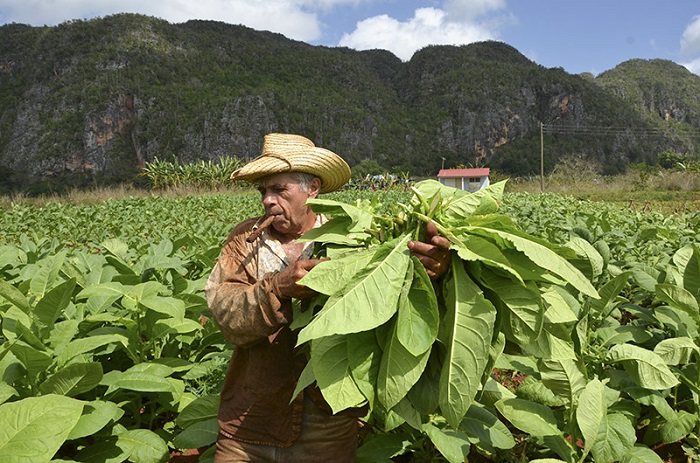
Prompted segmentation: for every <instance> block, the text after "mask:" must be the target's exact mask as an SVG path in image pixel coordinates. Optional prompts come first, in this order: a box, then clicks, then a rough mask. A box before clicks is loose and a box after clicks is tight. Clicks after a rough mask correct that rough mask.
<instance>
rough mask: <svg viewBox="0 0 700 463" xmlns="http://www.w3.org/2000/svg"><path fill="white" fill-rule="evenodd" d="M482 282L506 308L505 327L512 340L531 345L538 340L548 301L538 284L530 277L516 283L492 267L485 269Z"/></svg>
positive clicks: (503, 314)
mask: <svg viewBox="0 0 700 463" xmlns="http://www.w3.org/2000/svg"><path fill="white" fill-rule="evenodd" d="M481 277H482V280H481V281H482V282H483V283H484V284H485V285H486V286H487V287H488V288H489V289H491V290H492V291H493V293H494V296H493V297H494V298H497V299H498V300H499V301H500V302H501V303H502V304H503V306H504V308H505V309H506V310H504V311H502V312H501V315H502V316H503V317H504V321H505V326H504V331H505V334H506V336H507V337H508V339H509V340H510V341H514V342H516V343H517V344H518V345H527V344H529V343H531V342H533V341H535V340H536V339H537V338H538V337H539V336H540V333H541V332H542V327H543V325H544V304H543V303H542V298H541V296H540V291H539V288H538V287H537V285H536V284H535V283H534V282H532V281H528V282H527V283H526V284H525V285H519V284H515V283H514V282H513V281H512V280H510V279H508V278H503V277H500V276H498V275H497V274H496V273H495V272H492V271H486V270H485V271H483V272H482V274H481Z"/></svg>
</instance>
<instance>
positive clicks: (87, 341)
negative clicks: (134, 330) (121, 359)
mask: <svg viewBox="0 0 700 463" xmlns="http://www.w3.org/2000/svg"><path fill="white" fill-rule="evenodd" d="M128 343H129V341H128V338H127V337H126V336H124V335H121V334H116V333H115V334H99V335H95V336H88V337H86V338H78V339H74V340H73V341H71V342H69V343H68V344H67V345H66V347H65V348H64V349H63V350H62V351H61V352H60V353H59V354H58V357H57V359H56V362H57V363H58V365H65V364H66V363H68V361H69V360H71V359H72V358H74V357H76V356H78V355H80V354H85V353H87V352H92V351H93V350H95V349H98V348H100V347H102V346H106V345H108V344H121V345H123V346H125V347H126V346H127V345H128Z"/></svg>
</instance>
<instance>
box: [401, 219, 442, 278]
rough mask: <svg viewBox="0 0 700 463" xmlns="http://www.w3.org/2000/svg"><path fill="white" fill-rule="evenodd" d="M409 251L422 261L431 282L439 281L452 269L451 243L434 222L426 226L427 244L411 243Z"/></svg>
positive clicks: (409, 243) (420, 242)
mask: <svg viewBox="0 0 700 463" xmlns="http://www.w3.org/2000/svg"><path fill="white" fill-rule="evenodd" d="M408 249H410V250H411V254H413V255H414V256H416V257H417V258H418V260H419V261H421V263H422V264H423V267H425V271H426V272H427V273H428V276H429V277H430V279H431V280H437V279H438V278H440V277H441V276H442V275H444V274H445V272H446V271H447V269H448V268H450V262H451V261H452V256H451V255H450V241H449V240H448V239H447V238H445V237H444V236H440V234H439V233H438V230H437V227H436V226H435V224H434V223H433V222H429V223H427V224H426V226H425V242H422V241H409V242H408Z"/></svg>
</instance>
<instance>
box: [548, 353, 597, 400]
mask: <svg viewBox="0 0 700 463" xmlns="http://www.w3.org/2000/svg"><path fill="white" fill-rule="evenodd" d="M539 370H540V377H541V378H542V383H543V384H544V385H545V386H546V387H547V388H548V389H549V390H550V391H552V392H554V394H555V395H556V396H557V397H559V398H561V399H563V400H565V401H566V402H567V403H568V404H569V406H571V405H573V404H574V403H575V400H576V397H578V394H579V393H580V392H581V390H583V389H584V388H585V387H586V377H585V376H584V373H583V371H584V367H583V366H582V365H581V364H580V363H579V362H578V361H576V360H574V359H550V360H543V361H542V362H541V364H540V368H539Z"/></svg>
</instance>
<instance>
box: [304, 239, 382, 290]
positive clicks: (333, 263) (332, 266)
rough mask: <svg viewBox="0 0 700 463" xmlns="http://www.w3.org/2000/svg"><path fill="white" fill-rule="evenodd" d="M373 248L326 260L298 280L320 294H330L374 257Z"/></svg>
mask: <svg viewBox="0 0 700 463" xmlns="http://www.w3.org/2000/svg"><path fill="white" fill-rule="evenodd" d="M374 251H375V249H364V248H361V249H358V250H357V251H355V250H353V251H350V252H348V253H346V254H344V255H343V256H342V257H340V258H335V259H331V260H326V261H323V262H321V263H319V264H318V265H316V266H315V267H314V268H312V269H311V270H310V271H309V273H307V274H306V275H304V277H303V278H302V279H301V280H299V284H301V285H304V286H308V287H309V288H311V289H313V290H314V291H317V292H319V293H321V294H326V295H328V296H330V295H332V294H333V293H335V292H336V291H338V289H339V288H342V287H343V286H345V285H346V284H347V282H348V281H349V280H350V279H351V278H353V277H354V276H355V275H356V274H357V273H358V272H359V271H360V270H362V269H364V268H365V267H367V265H368V264H369V262H370V261H371V260H372V258H373V257H374Z"/></svg>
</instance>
